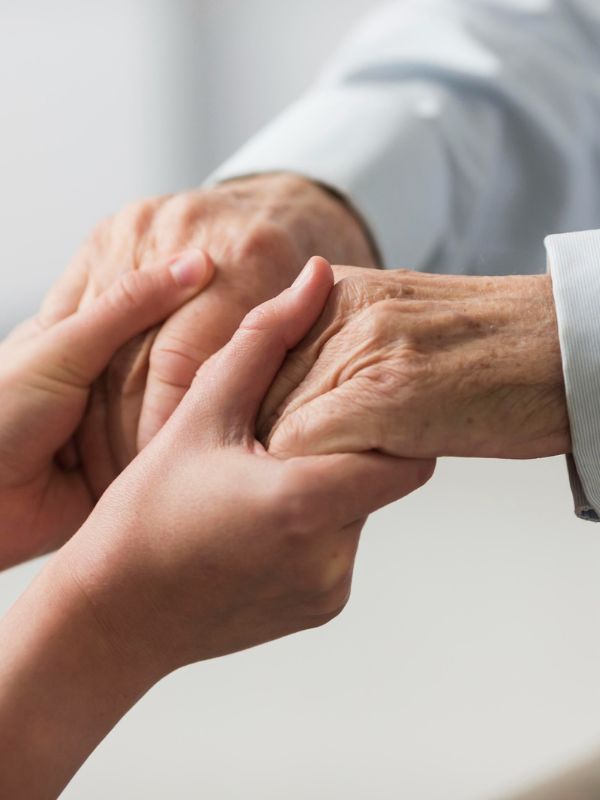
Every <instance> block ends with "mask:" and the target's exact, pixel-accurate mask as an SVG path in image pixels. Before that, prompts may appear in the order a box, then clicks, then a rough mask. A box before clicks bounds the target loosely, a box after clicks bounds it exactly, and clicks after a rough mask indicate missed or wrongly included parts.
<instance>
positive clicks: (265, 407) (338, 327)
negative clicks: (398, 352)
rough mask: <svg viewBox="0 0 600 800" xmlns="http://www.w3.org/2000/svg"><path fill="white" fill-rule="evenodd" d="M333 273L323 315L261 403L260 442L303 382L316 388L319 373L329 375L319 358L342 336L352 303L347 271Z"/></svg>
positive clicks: (301, 389)
mask: <svg viewBox="0 0 600 800" xmlns="http://www.w3.org/2000/svg"><path fill="white" fill-rule="evenodd" d="M333 270H334V276H335V277H336V283H335V286H334V288H333V290H332V292H331V294H330V295H329V299H328V301H327V305H326V306H325V309H324V311H323V313H322V314H321V316H320V318H319V320H318V322H317V323H316V325H315V326H314V327H313V328H312V329H311V331H310V332H309V334H308V335H307V336H306V337H305V338H304V339H303V340H302V342H301V343H300V345H299V346H298V347H297V348H296V349H295V350H294V351H293V352H292V353H290V354H289V356H288V357H287V358H286V360H285V362H284V364H283V366H282V368H281V369H280V370H279V372H278V373H277V378H276V380H275V381H274V382H273V385H272V386H271V387H270V389H269V391H268V393H267V396H266V397H265V399H264V401H263V403H262V406H261V409H260V412H259V416H258V422H257V429H258V431H259V434H260V438H265V437H266V436H267V435H268V433H269V431H270V430H271V428H272V427H273V425H274V423H275V422H276V420H277V418H278V417H279V416H281V413H282V412H283V411H284V410H286V409H287V407H288V404H289V403H290V401H291V400H292V398H295V397H296V396H297V395H298V393H301V394H303V392H304V390H305V389H306V382H308V381H311V382H312V383H313V385H314V384H315V383H316V384H318V383H319V381H316V382H315V381H314V379H315V377H316V376H317V374H318V373H319V372H320V371H322V372H323V373H324V374H325V376H326V377H330V375H331V374H332V370H331V369H330V367H331V364H329V363H327V364H326V366H323V364H322V363H321V362H322V361H323V358H322V357H323V354H324V352H326V350H327V348H328V345H329V342H330V341H331V340H332V339H336V338H337V336H338V335H339V333H340V332H342V333H343V331H344V326H345V324H346V322H347V315H348V308H347V306H348V303H349V301H351V300H355V298H354V295H353V292H352V288H351V287H352V285H351V284H350V283H349V282H348V281H346V280H345V278H346V276H347V273H346V271H342V272H341V277H340V267H334V268H333ZM343 270H350V271H351V272H352V271H354V272H356V271H357V270H358V271H359V272H362V270H360V269H359V268H358V267H348V268H343ZM342 352H343V351H342ZM333 374H335V373H333ZM328 388H330V387H328ZM321 391H322V390H321ZM321 391H319V390H317V394H320V393H321Z"/></svg>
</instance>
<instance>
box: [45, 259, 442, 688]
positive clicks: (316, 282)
mask: <svg viewBox="0 0 600 800" xmlns="http://www.w3.org/2000/svg"><path fill="white" fill-rule="evenodd" d="M332 285H333V276H332V273H331V269H330V267H329V265H328V264H327V263H326V262H325V261H324V260H323V259H319V258H316V259H312V260H311V262H310V263H309V265H308V266H307V269H306V271H305V272H304V273H303V274H302V276H301V279H300V280H299V282H297V284H296V285H295V286H294V287H292V288H290V289H288V290H287V291H285V292H284V293H283V294H281V295H280V296H279V297H277V298H275V299H274V300H271V301H269V302H268V303H265V304H264V305H262V306H261V307H259V308H257V309H255V310H254V311H252V312H250V314H249V315H248V316H247V317H246V318H245V320H244V322H243V323H242V325H241V327H240V329H239V330H238V332H237V333H236V334H235V336H234V337H233V339H232V340H231V342H230V343H229V344H228V345H227V346H226V347H225V348H223V350H222V351H220V352H219V353H218V354H217V355H215V356H213V357H212V358H211V359H210V360H209V361H208V362H207V363H206V364H205V365H204V366H203V367H202V368H201V369H200V371H199V373H198V377H197V378H196V380H195V381H194V384H193V386H192V388H191V389H190V390H189V392H188V394H187V396H186V397H185V399H184V401H183V402H182V403H181V405H180V407H179V408H178V409H177V410H176V412H175V413H174V414H173V416H172V418H171V419H170V420H169V422H168V423H167V424H166V425H165V427H164V428H163V430H162V431H161V432H160V433H159V435H157V436H156V437H155V439H154V440H153V441H152V442H151V443H150V445H149V446H148V447H147V448H146V449H145V450H144V452H142V453H141V454H140V455H139V456H138V457H137V459H135V460H134V462H133V463H132V464H131V465H130V466H129V468H128V469H127V470H126V471H125V472H124V473H123V475H121V476H120V477H119V478H118V479H117V480H116V481H115V482H114V483H113V484H112V485H111V487H110V488H109V490H108V491H107V493H106V494H105V495H104V497H103V498H102V500H101V502H100V503H99V504H98V506H97V507H96V510H95V511H94V513H93V515H92V516H91V517H90V519H89V520H88V522H87V523H86V525H85V526H84V529H83V530H82V531H80V532H79V533H78V534H77V536H75V537H74V538H73V539H72V540H71V542H70V543H69V544H68V545H67V547H66V548H65V549H64V550H63V551H62V553H61V554H60V558H59V562H58V563H61V562H63V563H64V562H65V561H67V562H68V563H69V570H70V572H71V573H72V574H74V575H77V584H78V585H79V586H81V587H83V588H84V592H85V596H86V602H89V603H91V604H92V606H93V608H94V619H95V620H96V624H97V623H98V622H100V631H101V632H102V635H103V636H108V637H109V638H110V644H111V652H115V653H118V654H121V657H122V658H123V659H124V661H125V663H126V664H127V669H131V668H132V667H133V670H134V672H135V673H136V674H138V677H137V678H136V680H139V673H140V672H148V671H150V672H152V673H154V672H156V670H158V671H159V672H167V671H170V670H171V669H174V668H176V667H178V666H181V665H182V664H184V663H188V662H191V661H198V660H201V659H206V658H212V657H215V656H219V655H223V654H225V653H229V652H232V651H234V650H239V649H242V648H245V647H250V646H252V645H255V644H258V643H260V642H263V641H266V640H269V639H273V638H276V637H279V636H283V635H285V634H288V633H291V632H294V631H297V630H300V629H303V628H307V627H314V626H315V625H319V624H323V623H324V622H326V621H328V620H329V619H331V618H332V617H333V616H335V614H337V613H339V611H340V610H341V609H342V607H343V606H344V604H345V603H346V601H347V599H348V594H349V591H350V583H351V576H352V567H353V563H354V557H355V553H356V548H357V544H358V537H359V532H360V529H361V527H362V525H363V523H364V520H365V518H366V516H367V515H368V514H369V513H370V512H371V511H373V510H375V509H376V508H378V507H380V506H382V505H384V504H386V503H388V502H391V501H392V500H395V499H398V498H400V497H401V496H403V495H404V494H407V493H408V492H410V491H412V490H414V489H416V488H417V487H418V486H420V485H421V484H422V483H423V482H424V481H426V480H427V479H428V478H429V476H430V475H431V473H432V471H433V463H432V462H428V461H403V460H400V459H391V458H388V457H385V456H381V455H377V454H358V455H352V454H349V455H331V456H322V457H321V456H319V457H308V458H296V459H291V460H289V461H283V460H280V459H276V458H273V457H271V456H270V455H269V454H268V453H266V452H265V450H264V449H263V448H262V446H261V445H260V444H259V443H258V442H257V441H256V440H255V437H254V425H255V418H256V414H257V411H258V408H259V406H260V403H261V401H262V399H263V396H264V394H265V392H266V391H267V389H268V387H269V384H270V383H271V381H272V380H273V377H274V376H275V374H276V372H277V369H278V367H279V366H280V365H281V363H282V361H283V358H284V356H285V353H286V351H287V350H288V349H289V348H290V347H293V346H294V345H295V344H296V343H297V342H298V341H299V339H300V338H301V337H302V336H303V335H304V334H305V333H306V332H307V331H308V330H309V328H310V326H311V325H312V324H313V323H314V322H315V321H316V319H317V317H318V315H319V313H320V311H321V309H322V308H323V305H324V303H325V300H326V299H327V296H328V294H329V292H330V290H331V287H332ZM149 662H150V663H149Z"/></svg>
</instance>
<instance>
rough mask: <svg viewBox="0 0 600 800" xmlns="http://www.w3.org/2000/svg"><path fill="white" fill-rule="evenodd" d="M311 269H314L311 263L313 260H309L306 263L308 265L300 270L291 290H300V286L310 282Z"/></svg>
mask: <svg viewBox="0 0 600 800" xmlns="http://www.w3.org/2000/svg"><path fill="white" fill-rule="evenodd" d="M313 267H314V263H313V259H312V258H311V259H310V261H309V262H308V264H306V266H305V267H304V269H303V270H302V272H301V273H300V274H299V275H298V277H297V278H296V280H295V281H294V282H293V283H292V287H291V288H292V289H300V288H302V286H304V285H305V284H306V283H307V282H308V281H309V280H310V277H311V275H312V273H313Z"/></svg>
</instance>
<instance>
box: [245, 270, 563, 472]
mask: <svg viewBox="0 0 600 800" xmlns="http://www.w3.org/2000/svg"><path fill="white" fill-rule="evenodd" d="M336 276H337V280H338V283H337V285H336V287H335V289H334V291H333V293H332V295H331V297H330V299H329V302H328V304H327V307H326V309H325V311H324V313H323V315H322V316H321V319H320V320H319V322H318V323H317V325H316V326H315V328H314V330H313V331H312V332H311V333H310V335H309V336H308V337H307V338H306V339H305V340H304V341H303V342H302V343H301V344H300V346H299V347H298V348H296V350H294V351H293V352H292V353H291V354H290V356H289V357H288V359H287V361H286V363H285V365H284V367H283V368H282V370H281V372H280V374H279V375H278V377H277V379H276V381H275V383H274V385H273V387H272V389H271V391H270V393H269V395H268V397H267V399H266V401H265V404H264V407H263V410H262V414H261V419H260V424H259V430H260V431H261V434H262V437H263V440H265V441H268V446H269V451H270V452H272V453H274V454H278V455H282V456H283V455H285V456H289V455H302V454H308V453H334V452H359V451H363V450H379V451H381V452H384V453H389V454H392V455H397V456H404V457H425V458H432V457H438V456H444V455H448V456H483V457H499V458H537V457H543V456H550V455H556V454H559V453H566V452H569V449H570V437H569V423H568V417H567V410H566V401H565V390H564V384H563V374H562V365H561V356H560V349H559V342H558V333H557V323H556V316H555V310H554V303H553V297H552V287H551V283H550V277H549V276H545V275H544V276H533V277H524V276H511V277H494V278H487V277H462V276H444V275H428V274H421V273H416V272H408V271H396V272H394V271H390V272H376V271H372V270H360V269H356V268H354V269H349V268H345V267H341V268H337V271H336Z"/></svg>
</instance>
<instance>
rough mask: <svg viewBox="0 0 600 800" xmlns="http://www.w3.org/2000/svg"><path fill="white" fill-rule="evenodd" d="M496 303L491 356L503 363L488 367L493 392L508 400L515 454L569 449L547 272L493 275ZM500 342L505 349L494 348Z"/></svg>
mask: <svg viewBox="0 0 600 800" xmlns="http://www.w3.org/2000/svg"><path fill="white" fill-rule="evenodd" d="M494 281H495V282H496V285H497V288H498V294H497V301H496V302H494V301H493V300H492V302H491V303H489V304H488V312H487V316H488V325H489V329H490V330H492V331H493V330H494V329H496V330H499V331H502V333H501V335H500V336H499V337H495V336H493V335H492V336H490V337H489V342H490V343H491V352H490V356H491V358H492V359H494V360H495V362H496V363H497V364H498V365H500V369H499V374H500V375H501V379H502V383H503V385H502V387H499V386H498V376H497V375H496V376H494V375H493V374H492V373H491V372H490V371H487V373H484V374H488V375H489V376H490V380H491V382H492V383H493V384H494V385H493V386H492V387H491V391H492V392H493V391H494V390H495V392H496V395H497V396H499V397H503V398H505V401H506V405H505V406H504V408H503V409H502V410H503V417H504V419H505V420H507V421H510V424H509V425H508V426H507V427H506V429H505V431H506V433H505V435H506V436H507V437H508V436H509V435H510V433H511V432H512V436H513V446H514V450H513V454H512V455H513V457H516V458H520V457H525V458H543V457H547V456H553V455H559V454H564V453H568V452H570V449H571V441H570V430H569V418H568V413H567V403H566V396H565V385H564V375H563V368H562V357H561V351H560V344H559V337H558V323H557V318H556V310H555V306H554V299H553V294H552V283H551V279H550V276H549V275H535V276H509V277H504V278H497V279H494ZM499 343H501V348H500V349H499V350H496V349H495V348H496V346H497V345H498V344H499Z"/></svg>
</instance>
